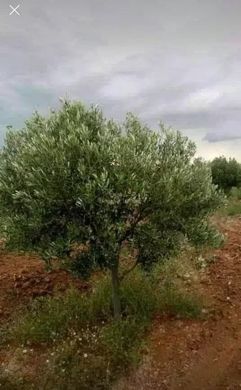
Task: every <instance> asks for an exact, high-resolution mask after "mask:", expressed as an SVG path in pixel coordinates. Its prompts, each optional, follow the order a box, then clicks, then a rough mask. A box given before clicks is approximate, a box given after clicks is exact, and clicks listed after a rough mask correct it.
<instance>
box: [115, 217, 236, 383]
mask: <svg viewBox="0 0 241 390" xmlns="http://www.w3.org/2000/svg"><path fill="white" fill-rule="evenodd" d="M221 228H222V230H223V232H224V233H225V234H226V235H227V242H226V244H225V246H224V247H223V248H222V249H219V250H217V251H216V261H215V263H214V264H213V265H211V266H210V268H209V269H208V271H207V272H206V273H205V276H204V277H203V279H202V289H203V292H204V295H208V297H209V299H210V300H211V301H212V304H211V306H212V308H213V309H214V310H211V309H210V311H209V313H208V315H207V319H206V320H204V321H187V320H171V319H169V320H163V319H162V320H159V321H158V320H157V321H156V322H155V324H154V325H153V330H152V332H151V335H150V342H149V351H148V353H147V354H146V356H145V358H144V361H143V364H142V365H141V366H140V368H139V369H138V370H137V372H134V373H132V374H131V375H130V377H129V378H128V379H126V380H123V381H121V382H120V383H119V384H118V385H117V386H116V388H115V390H134V389H138V390H154V389H155V390H158V389H163V390H169V389H170V390H177V389H181V390H194V389H195V390H218V389H220V390H221V389H227V390H235V389H241V219H240V218H235V219H232V220H227V221H224V222H223V223H221Z"/></svg>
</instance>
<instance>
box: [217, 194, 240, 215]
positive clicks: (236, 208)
mask: <svg viewBox="0 0 241 390" xmlns="http://www.w3.org/2000/svg"><path fill="white" fill-rule="evenodd" d="M220 214H221V215H224V216H230V217H233V216H235V215H241V202H240V201H239V200H236V199H233V198H230V199H229V201H228V203H227V204H226V206H225V207H223V208H222V209H221V210H220Z"/></svg>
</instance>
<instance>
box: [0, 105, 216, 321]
mask: <svg viewBox="0 0 241 390" xmlns="http://www.w3.org/2000/svg"><path fill="white" fill-rule="evenodd" d="M194 156H195V145H194V144H193V143H192V142H191V141H189V140H188V139H187V138H186V137H184V136H182V135H181V133H179V132H175V131H172V130H167V129H165V128H164V127H163V126H161V128H160V129H159V130H158V131H152V130H150V129H149V128H148V127H147V126H146V125H144V124H142V123H141V122H140V121H139V119H138V118H136V117H135V116H133V115H132V114H128V115H127V117H126V120H125V122H124V123H123V124H117V123H115V122H114V121H112V120H107V119H105V118H104V116H103V113H102V111H101V110H100V109H98V108H96V107H90V108H86V107H85V106H84V105H83V104H81V103H78V102H76V103H75V102H74V103H71V102H65V103H64V104H63V105H62V107H61V109H60V110H59V111H57V112H52V113H51V114H50V116H49V117H43V116H41V115H39V114H37V113H36V114H34V116H33V117H32V118H30V120H28V121H27V122H26V125H25V127H24V128H23V129H22V130H18V131H16V130H9V131H8V134H7V136H6V140H5V144H4V147H3V149H2V151H1V156H0V206H1V210H2V217H3V220H4V226H5V229H6V231H7V234H8V240H9V244H12V245H15V246H16V245H18V246H21V247H22V248H27V249H29V248H31V249H34V250H36V251H38V252H39V253H41V255H42V256H43V257H44V258H45V259H48V258H51V257H53V256H58V257H61V258H63V259H64V258H66V259H69V267H70V268H71V269H74V270H75V271H79V272H80V273H82V274H83V273H84V272H86V270H89V271H91V270H92V269H93V268H95V267H97V266H99V267H101V268H105V269H109V270H110V271H111V274H112V282H113V302H114V311H115V314H116V315H118V313H119V312H120V302H119V296H118V289H119V282H120V280H121V277H122V275H120V270H119V263H120V251H121V248H122V246H123V243H127V242H129V243H130V245H132V247H134V248H135V249H136V250H137V259H136V263H137V264H142V265H144V266H146V265H150V264H152V263H153V262H156V261H158V260H160V259H163V258H164V257H167V256H168V255H170V254H171V253H173V251H177V250H178V249H179V247H180V245H181V244H182V242H183V240H190V241H191V242H193V243H195V244H197V243H202V242H205V241H206V240H207V239H208V238H209V237H210V232H211V230H210V229H209V226H208V223H207V220H208V215H209V214H210V212H211V211H212V210H214V209H215V208H216V207H218V205H219V204H220V199H221V198H220V194H219V193H218V192H217V191H216V187H215V185H214V184H212V176H211V170H210V167H209V165H208V164H206V163H205V162H203V161H202V160H201V159H195V158H194ZM73 244H79V245H82V246H83V247H84V248H85V250H83V251H81V252H80V253H78V256H77V257H76V258H75V259H71V260H70V257H69V255H70V250H71V247H72V245H73Z"/></svg>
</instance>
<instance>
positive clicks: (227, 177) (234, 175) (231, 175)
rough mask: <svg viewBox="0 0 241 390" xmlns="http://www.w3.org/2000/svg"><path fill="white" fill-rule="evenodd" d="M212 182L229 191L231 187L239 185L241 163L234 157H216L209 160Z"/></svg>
mask: <svg viewBox="0 0 241 390" xmlns="http://www.w3.org/2000/svg"><path fill="white" fill-rule="evenodd" d="M211 170H212V177H213V183H214V184H217V185H218V186H219V188H221V189H223V190H224V191H225V192H229V191H230V190H231V188H232V187H240V184H241V165H240V164H239V163H238V162H237V161H236V160H235V158H230V159H228V160H227V159H226V157H224V156H221V157H216V158H215V159H214V160H213V161H212V162H211Z"/></svg>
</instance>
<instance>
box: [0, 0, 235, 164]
mask: <svg viewBox="0 0 241 390" xmlns="http://www.w3.org/2000/svg"><path fill="white" fill-rule="evenodd" d="M10 4H11V5H12V6H13V7H16V6H17V5H19V7H18V9H17V10H18V12H19V13H20V16H19V15H17V14H16V13H15V12H14V13H13V14H12V15H11V16H10V15H9V13H10V12H11V11H12V8H10ZM240 20H241V0H122V1H118V0H68V1H66V0H42V1H39V0H0V145H2V144H3V139H4V134H5V131H6V126H7V125H13V126H14V127H15V128H21V127H22V126H23V124H24V121H25V120H26V119H27V118H28V117H29V116H30V115H31V113H32V112H33V111H35V110H38V111H40V112H41V113H44V114H45V113H48V112H49V110H50V109H51V108H55V107H57V106H58V104H59V98H60V97H64V98H69V99H79V100H82V101H83V102H85V103H87V104H91V103H93V104H99V105H100V106H101V107H102V108H103V110H104V112H105V115H106V116H107V117H112V118H114V119H116V120H119V121H122V120H124V117H125V114H126V112H128V111H132V112H134V113H135V114H137V115H138V116H139V117H140V118H141V119H142V120H143V121H144V122H145V123H146V124H148V125H150V126H152V127H153V128H154V129H156V128H158V123H159V122H160V121H162V122H163V123H165V124H166V125H167V126H172V127H173V128H175V129H178V130H181V131H182V132H183V134H185V135H187V136H189V137H190V138H191V139H192V140H194V141H195V142H196V144H197V154H198V155H200V156H202V157H204V158H206V159H211V158H214V157H215V156H218V155H225V156H227V157H235V158H237V159H238V160H239V161H241V23H240Z"/></svg>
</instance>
